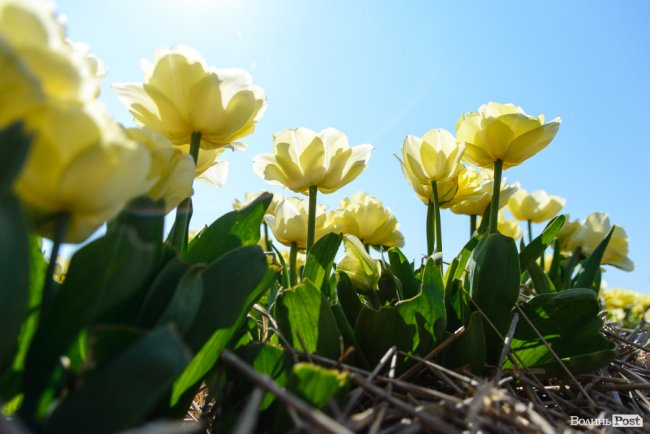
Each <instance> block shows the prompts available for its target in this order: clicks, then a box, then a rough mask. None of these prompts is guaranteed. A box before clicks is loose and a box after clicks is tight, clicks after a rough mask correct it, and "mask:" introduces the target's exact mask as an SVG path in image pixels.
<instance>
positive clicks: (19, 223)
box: [0, 137, 31, 376]
mask: <svg viewBox="0 0 650 434" xmlns="http://www.w3.org/2000/svg"><path fill="white" fill-rule="evenodd" d="M1 139H2V137H0V142H1ZM4 158H5V157H4V156H3V159H4ZM3 161H4V160H3ZM2 164H3V165H4V164H5V163H2ZM0 240H2V247H0V318H2V327H0V376H2V374H3V373H4V371H5V370H7V369H8V368H10V367H11V364H12V361H13V359H14V357H15V355H16V350H17V348H18V336H19V334H20V330H21V327H22V324H23V321H24V320H25V318H26V317H27V305H28V302H29V294H30V256H31V252H30V243H29V237H28V235H27V224H26V220H25V217H24V215H23V212H22V209H21V207H20V203H19V202H18V201H17V200H16V199H15V198H13V197H12V196H10V195H6V196H0Z"/></svg>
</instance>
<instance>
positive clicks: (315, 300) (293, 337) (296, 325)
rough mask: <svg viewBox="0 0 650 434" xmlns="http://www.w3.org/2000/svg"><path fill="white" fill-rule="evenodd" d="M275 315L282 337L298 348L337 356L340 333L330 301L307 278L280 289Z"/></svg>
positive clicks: (308, 351)
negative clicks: (288, 287) (293, 285)
mask: <svg viewBox="0 0 650 434" xmlns="http://www.w3.org/2000/svg"><path fill="white" fill-rule="evenodd" d="M275 319H276V321H277V323H278V327H279V328H280V330H281V331H282V333H283V335H284V337H285V338H286V339H288V340H289V342H290V343H291V344H292V345H293V346H294V347H295V348H297V349H298V350H300V351H305V352H307V353H315V354H318V355H320V356H324V357H328V358H330V359H334V360H336V359H338V357H339V355H340V347H341V333H340V331H339V328H338V326H337V324H336V318H335V317H334V314H333V313H332V310H331V309H330V306H329V302H328V301H327V299H326V298H325V296H324V295H323V293H322V292H321V291H320V290H319V289H318V288H317V287H316V286H315V285H314V284H313V283H312V282H311V281H309V280H304V281H303V283H302V284H300V285H298V286H295V287H293V288H290V289H287V290H285V291H284V292H282V293H281V294H280V295H279V296H278V299H277V301H276V304H275Z"/></svg>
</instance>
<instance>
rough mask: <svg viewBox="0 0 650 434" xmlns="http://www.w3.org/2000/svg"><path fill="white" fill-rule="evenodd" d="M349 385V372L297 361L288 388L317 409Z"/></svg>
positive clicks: (321, 407)
mask: <svg viewBox="0 0 650 434" xmlns="http://www.w3.org/2000/svg"><path fill="white" fill-rule="evenodd" d="M348 385H349V377H348V374H347V372H339V371H336V370H334V369H326V368H323V367H321V366H317V365H312V364H310V363H296V364H295V365H294V366H293V369H292V370H291V375H290V376H289V384H288V387H287V388H288V389H289V391H291V392H293V393H295V394H296V395H298V397H300V398H302V399H304V400H305V401H307V402H308V403H309V404H311V405H312V406H314V407H316V408H317V409H323V408H324V407H325V406H326V405H327V403H328V402H329V401H330V399H332V397H333V396H334V395H336V394H338V393H339V392H341V391H342V390H345V389H347V388H348Z"/></svg>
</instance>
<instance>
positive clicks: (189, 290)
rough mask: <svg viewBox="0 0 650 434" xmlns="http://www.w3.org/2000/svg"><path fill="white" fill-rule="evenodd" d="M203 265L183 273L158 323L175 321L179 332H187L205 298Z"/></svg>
mask: <svg viewBox="0 0 650 434" xmlns="http://www.w3.org/2000/svg"><path fill="white" fill-rule="evenodd" d="M202 271H203V268H202V267H196V266H195V267H192V268H190V269H189V270H187V271H186V272H185V274H183V276H182V277H181V279H180V281H179V282H178V286H177V287H176V291H175V292H174V295H173V297H172V298H171V300H170V301H169V303H168V304H167V309H165V312H164V313H163V315H162V316H161V318H160V319H159V320H158V324H159V325H161V324H165V323H168V322H171V323H174V324H175V325H176V328H177V329H178V331H179V333H182V334H184V333H186V332H187V331H188V329H189V328H190V326H191V325H192V323H193V322H194V318H195V317H196V315H197V313H198V311H199V309H200V307H201V301H202V299H203V276H202V274H201V272H202Z"/></svg>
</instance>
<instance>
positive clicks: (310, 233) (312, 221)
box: [307, 185, 318, 253]
mask: <svg viewBox="0 0 650 434" xmlns="http://www.w3.org/2000/svg"><path fill="white" fill-rule="evenodd" d="M317 196H318V187H316V186H315V185H312V186H311V187H309V217H308V220H307V253H309V251H310V250H311V247H312V246H313V245H314V233H315V232H316V197H317Z"/></svg>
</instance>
